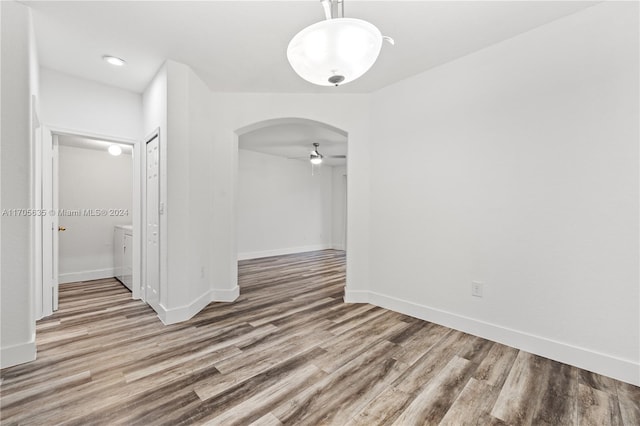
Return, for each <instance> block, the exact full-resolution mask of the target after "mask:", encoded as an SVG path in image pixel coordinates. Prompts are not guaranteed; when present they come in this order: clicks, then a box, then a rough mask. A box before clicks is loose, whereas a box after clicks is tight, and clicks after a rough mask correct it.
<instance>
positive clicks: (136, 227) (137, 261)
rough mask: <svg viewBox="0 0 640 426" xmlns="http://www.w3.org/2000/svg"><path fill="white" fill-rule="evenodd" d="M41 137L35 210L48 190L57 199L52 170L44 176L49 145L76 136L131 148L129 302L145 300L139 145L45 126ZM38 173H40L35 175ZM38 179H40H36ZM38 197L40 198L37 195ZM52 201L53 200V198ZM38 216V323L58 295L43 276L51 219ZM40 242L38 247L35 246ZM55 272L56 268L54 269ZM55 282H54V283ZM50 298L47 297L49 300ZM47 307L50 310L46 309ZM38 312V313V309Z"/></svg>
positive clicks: (49, 255)
mask: <svg viewBox="0 0 640 426" xmlns="http://www.w3.org/2000/svg"><path fill="white" fill-rule="evenodd" d="M40 133H41V135H40V137H39V138H36V144H35V147H34V151H35V152H34V154H35V156H34V157H35V161H34V163H35V164H34V165H35V168H36V173H35V175H36V177H39V179H38V178H36V179H34V182H33V183H34V188H33V190H34V194H36V197H35V198H36V199H35V208H36V210H39V209H42V208H43V206H44V204H43V198H44V197H45V196H46V194H47V191H49V188H51V190H50V191H51V194H52V195H53V197H57V188H56V187H54V186H56V183H57V176H56V177H54V176H53V175H52V172H53V171H52V170H51V171H50V173H51V176H50V173H48V172H47V170H48V168H47V167H46V166H45V160H46V159H48V158H52V157H53V155H54V152H53V150H54V149H55V148H54V145H55V144H54V143H47V142H48V141H52V142H53V141H54V140H55V137H57V136H77V137H83V138H88V139H98V140H103V141H107V142H113V143H118V144H124V145H130V146H132V149H133V152H132V162H133V164H132V167H133V194H132V196H133V203H132V209H131V210H132V225H133V237H134V238H133V277H132V280H133V284H132V294H131V297H132V299H140V298H142V299H144V295H143V294H142V291H141V283H142V281H141V271H142V256H141V246H142V239H141V237H142V232H141V227H142V226H141V225H142V223H141V220H142V214H141V210H142V206H141V203H142V193H141V176H142V175H141V173H142V170H141V169H142V168H143V161H144V160H143V156H142V155H141V141H140V140H136V139H130V138H123V137H119V136H113V135H105V134H99V133H94V132H88V131H85V130H75V129H65V128H61V127H54V126H47V125H46V124H44V125H41V126H40ZM38 171H39V172H38ZM38 175H39V176H38ZM38 194H41V197H38V196H37V195H38ZM54 199H55V198H54ZM45 213H46V214H43V215H42V216H40V219H41V221H40V224H39V225H37V226H35V227H34V229H35V232H34V234H35V235H34V237H35V240H36V243H37V244H36V248H41V250H38V252H37V253H35V258H36V265H40V266H41V267H40V268H36V271H37V275H36V277H35V282H36V283H35V284H36V291H35V294H34V296H35V297H39V296H42V303H38V301H35V303H34V306H35V307H36V312H35V314H36V315H35V318H36V319H39V318H42V317H44V316H47V315H50V314H51V313H52V311H53V308H54V307H56V306H57V300H54V298H55V297H57V291H55V289H53V288H52V287H53V286H52V285H49V283H48V281H49V280H48V278H47V277H45V276H44V274H45V267H44V263H45V259H52V258H53V256H54V253H53V244H47V243H46V242H47V237H46V235H45V233H46V231H47V228H48V227H47V224H50V223H51V222H50V218H49V217H48V212H45ZM38 242H40V243H38ZM55 269H57V268H55ZM56 282H57V280H56ZM49 295H50V296H49ZM49 297H51V303H48V298H49ZM49 307H50V308H49ZM38 308H40V309H38Z"/></svg>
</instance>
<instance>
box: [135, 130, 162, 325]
mask: <svg viewBox="0 0 640 426" xmlns="http://www.w3.org/2000/svg"><path fill="white" fill-rule="evenodd" d="M160 136H161V135H160V128H159V127H157V128H156V129H154V130H153V131H152V132H151V133H149V134H148V135H147V136H146V137H145V138H144V139H142V142H141V143H140V146H139V151H140V161H139V163H140V165H141V170H140V239H139V241H138V242H139V243H140V260H141V261H140V283H139V284H140V288H139V291H140V298H141V299H142V300H143V301H144V302H146V303H147V304H149V306H151V307H152V308H153V310H154V311H156V313H158V314H160V312H161V307H160V304H161V300H162V299H161V298H162V286H161V283H162V278H163V270H162V266H161V265H162V251H163V238H164V235H165V232H166V228H164V224H163V218H162V216H163V215H164V201H163V197H162V186H163V183H162V173H163V170H162V161H163V158H162V157H163V152H162V140H161V139H160ZM154 139H158V155H159V156H160V158H159V164H158V208H159V216H160V217H159V223H158V225H159V226H158V232H159V233H160V235H159V238H158V260H159V263H158V267H159V270H158V278H159V281H160V282H158V296H159V298H158V303H157V306H153V305H151V304H150V303H149V301H148V299H147V276H146V271H147V144H148V143H149V142H151V141H153V140H154Z"/></svg>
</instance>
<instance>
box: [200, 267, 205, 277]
mask: <svg viewBox="0 0 640 426" xmlns="http://www.w3.org/2000/svg"><path fill="white" fill-rule="evenodd" d="M200 278H204V266H203V267H201V268H200Z"/></svg>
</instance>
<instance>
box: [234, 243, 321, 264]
mask: <svg viewBox="0 0 640 426" xmlns="http://www.w3.org/2000/svg"><path fill="white" fill-rule="evenodd" d="M330 248H332V245H331V244H315V245H310V246H301V247H287V248H281V249H275V250H263V251H250V252H244V253H238V260H247V259H259V258H261V257H271V256H282V255H285V254H293V253H304V252H307V251H316V250H327V249H330Z"/></svg>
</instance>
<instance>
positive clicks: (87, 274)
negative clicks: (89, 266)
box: [58, 268, 115, 284]
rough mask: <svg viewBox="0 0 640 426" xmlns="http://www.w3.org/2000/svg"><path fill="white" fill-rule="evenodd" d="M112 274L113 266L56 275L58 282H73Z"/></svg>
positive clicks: (108, 276) (106, 276)
mask: <svg viewBox="0 0 640 426" xmlns="http://www.w3.org/2000/svg"><path fill="white" fill-rule="evenodd" d="M114 276H115V273H114V270H113V268H105V269H94V270H92V271H80V272H68V273H66V274H60V275H58V283H59V284H64V283H75V282H78V281H91V280H99V279H102V278H111V277H114Z"/></svg>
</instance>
